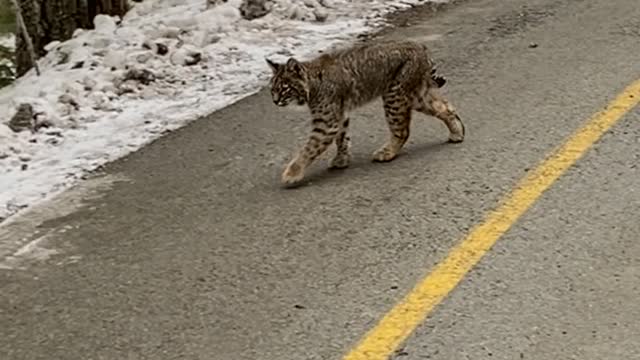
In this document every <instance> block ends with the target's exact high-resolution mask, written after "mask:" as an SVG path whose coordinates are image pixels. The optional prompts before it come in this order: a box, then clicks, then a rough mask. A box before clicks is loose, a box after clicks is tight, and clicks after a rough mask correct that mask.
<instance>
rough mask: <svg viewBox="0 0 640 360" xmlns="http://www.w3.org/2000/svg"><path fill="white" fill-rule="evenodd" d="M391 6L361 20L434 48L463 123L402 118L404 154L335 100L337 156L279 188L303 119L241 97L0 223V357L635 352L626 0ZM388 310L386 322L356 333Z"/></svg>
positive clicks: (634, 24)
mask: <svg viewBox="0 0 640 360" xmlns="http://www.w3.org/2000/svg"><path fill="white" fill-rule="evenodd" d="M394 21H395V23H396V24H397V26H396V27H395V28H393V29H388V30H385V31H383V32H382V33H381V34H380V36H382V37H387V38H395V39H406V38H409V39H415V40H419V41H424V42H426V43H428V44H429V46H431V47H432V48H433V50H434V55H435V59H436V61H437V62H438V63H439V64H440V65H439V69H440V71H441V72H442V73H443V74H444V75H446V76H447V77H448V79H449V83H448V84H447V87H446V88H445V93H446V95H447V97H448V98H449V99H450V100H451V101H452V102H453V103H454V104H455V106H456V107H457V109H458V111H459V113H460V114H461V116H462V118H463V120H464V121H465V125H466V129H467V138H466V141H465V142H464V143H462V144H448V143H446V139H447V131H446V128H445V127H444V125H443V124H441V123H440V122H438V121H437V120H435V119H428V118H426V117H420V116H416V118H415V120H414V124H413V128H412V134H411V139H410V143H409V144H408V146H407V147H406V151H405V152H404V153H403V155H402V156H400V157H399V158H397V159H396V160H395V161H393V162H391V163H388V164H377V163H372V162H371V161H370V157H371V153H372V152H373V151H374V150H375V149H376V148H377V147H378V146H379V145H380V144H381V143H382V142H383V141H384V140H385V139H386V136H387V130H386V125H385V123H384V120H383V117H382V111H381V106H380V104H379V103H378V102H376V103H373V104H371V105H370V106H367V107H365V108H363V109H362V110H360V111H357V112H356V113H354V114H353V115H352V116H351V119H352V120H351V124H352V125H351V126H352V130H351V133H352V141H353V154H354V162H353V164H352V166H351V167H350V168H349V169H347V170H345V171H331V172H328V171H326V169H325V168H326V158H327V157H325V160H322V161H319V162H318V163H317V164H316V165H315V166H314V167H313V168H312V170H311V171H310V173H309V182H308V183H307V184H306V185H305V186H302V187H299V188H296V189H284V188H282V187H281V186H280V185H279V176H280V172H281V171H282V167H283V166H284V164H285V162H286V161H287V160H288V159H289V157H290V155H291V153H292V152H293V151H294V150H295V149H296V147H297V146H299V145H300V144H301V143H302V141H303V140H304V138H305V136H306V131H307V130H308V122H307V121H308V119H307V118H306V117H305V114H304V113H303V112H299V111H294V110H289V109H279V108H276V107H275V106H274V105H273V104H272V102H271V99H270V96H269V93H268V91H262V92H260V93H259V94H257V95H255V96H252V97H249V98H246V99H245V100H243V101H240V102H238V103H236V104H235V105H233V106H230V107H228V108H226V109H224V110H222V111H219V112H217V113H215V114H212V115H211V116H209V117H208V118H206V119H202V120H200V121H197V122H195V123H193V124H192V125H190V126H187V127H185V128H183V129H181V130H179V131H176V132H174V133H171V134H169V135H168V136H166V137H164V138H162V139H160V140H159V141H156V142H154V143H153V144H151V145H150V146H147V147H145V148H144V149H142V150H140V151H138V152H136V153H134V154H132V155H130V156H128V157H126V158H124V159H122V160H121V161H117V162H115V163H113V164H110V165H109V166H107V167H106V169H105V171H104V172H103V173H102V174H100V175H99V176H96V177H95V178H92V179H88V180H87V181H86V182H85V183H83V184H82V185H80V186H79V187H78V188H77V189H75V190H72V191H70V192H69V193H68V194H66V195H64V196H62V197H61V198H60V200H58V201H57V202H54V203H51V204H49V205H48V207H43V208H42V209H40V210H36V211H32V212H31V213H27V214H25V215H24V216H22V218H21V220H20V221H17V222H15V223H14V224H9V225H6V224H5V225H4V227H3V228H2V229H0V235H1V236H2V238H1V239H0V241H2V246H4V250H5V252H7V251H9V250H10V251H9V252H10V256H5V257H4V258H3V259H0V324H1V325H0V359H10V360H27V359H28V360H32V359H33V360H35V359H42V360H58V359H60V360H75V359H78V360H81V359H82V360H88V359H117V360H124V359H136V360H137V359H153V360H164V359H207V360H211V359H213V360H218V359H220V360H227V359H234V360H245V359H246V360H249V359H251V360H255V359H264V360H294V359H296V360H297V359H342V358H343V357H345V356H347V357H350V359H372V360H373V359H379V358H380V357H387V358H397V359H407V360H409V359H411V360H413V359H446V360H450V359H463V360H464V359H505V360H506V359H509V360H512V359H540V360H548V359H580V360H601V359H607V360H615V359H621V360H628V359H637V358H640V340H639V339H640V301H638V298H640V242H639V241H638V234H639V233H640V221H638V219H639V217H640V170H639V167H640V126H639V124H640V108H639V107H635V108H632V107H629V109H627V110H628V111H624V112H620V111H618V110H616V109H618V107H617V105H619V102H616V100H614V99H616V97H617V96H619V94H621V93H622V94H627V95H628V96H626V100H621V101H623V102H625V101H626V102H627V105H628V103H629V102H632V101H633V100H629V99H631V96H632V95H635V93H634V92H633V90H632V93H631V94H629V93H628V91H629V88H628V86H630V85H631V84H633V83H634V82H636V81H637V80H638V79H640V60H639V59H640V57H639V56H638V55H639V54H640V30H639V29H640V6H638V4H637V0H618V1H616V2H615V5H614V4H613V2H607V1H598V0H581V1H578V0H526V1H525V0H512V1H503V0H475V1H471V0H469V1H459V2H457V3H455V4H453V5H450V6H446V7H444V8H443V9H440V10H439V11H437V12H435V13H434V12H433V11H430V10H429V9H426V8H424V9H416V10H414V11H411V12H409V13H406V14H402V15H399V16H397V17H396V19H395V20H394ZM265 66H266V65H265ZM625 89H626V90H625ZM625 91H627V93H625ZM638 96H640V94H638ZM612 109H613V110H612ZM602 110H604V111H605V112H606V111H613V112H614V113H615V114H617V115H611V114H612V113H606V114H605V115H602V116H604V118H605V119H606V121H607V122H608V125H610V126H611V127H610V128H608V129H606V132H604V135H603V136H602V137H601V138H600V139H594V141H595V140H597V141H596V142H595V144H593V146H589V145H591V143H590V141H586V140H584V139H583V140H582V142H581V144H582V145H585V148H584V149H583V150H584V156H582V157H580V158H579V159H577V162H575V164H573V163H571V164H569V165H572V166H570V167H569V168H568V169H567V170H566V172H563V173H562V174H560V175H561V176H560V177H559V178H558V179H557V180H556V179H554V181H550V183H549V186H548V188H545V189H546V191H543V190H545V189H543V188H542V187H541V186H540V185H539V184H538V185H535V184H533V185H531V187H530V188H529V189H526V188H525V189H524V190H522V194H525V195H527V196H528V195H531V194H533V195H531V196H529V197H528V198H527V199H530V200H531V201H532V203H531V204H530V206H529V205H526V206H525V205H523V203H522V202H520V203H518V204H516V206H520V207H521V208H522V209H521V210H522V214H520V215H518V216H511V217H509V216H506V217H503V218H501V220H495V219H494V220H495V221H501V222H502V223H503V224H505V226H506V228H505V229H504V230H505V232H504V234H502V233H500V234H498V235H500V236H498V235H496V236H495V239H493V238H491V237H490V236H488V235H487V237H480V238H481V241H484V242H485V244H487V245H493V247H491V248H487V249H484V250H483V251H482V252H469V253H468V254H466V255H464V256H462V258H460V259H458V260H456V261H459V263H464V262H465V261H467V262H469V261H470V260H468V259H470V258H471V257H473V256H476V255H478V254H480V255H483V256H481V258H479V259H478V260H479V263H477V265H476V266H475V267H473V268H472V269H471V270H470V271H466V270H465V271H459V274H458V273H455V274H453V275H451V276H450V279H449V280H447V281H442V282H441V283H433V282H432V283H428V284H427V286H426V287H425V288H423V289H422V290H421V289H417V290H416V288H414V286H415V285H416V284H419V283H421V282H422V281H424V280H425V277H426V279H429V276H430V275H429V274H430V273H431V272H432V271H435V270H433V269H437V268H438V266H441V265H442V264H443V263H446V261H448V260H447V259H450V256H451V252H452V251H453V250H452V249H456V247H457V246H460V244H464V243H465V241H466V240H465V239H468V238H469V237H470V236H471V235H470V234H474V231H476V230H474V229H476V227H477V226H478V225H480V224H486V223H487V222H491V221H494V220H491V219H492V218H491V215H490V214H492V212H493V211H495V209H496V208H499V206H500V204H502V203H504V201H505V199H508V198H509V194H512V193H513V191H516V190H514V188H515V187H516V186H517V185H518V184H521V183H520V181H521V179H523V178H525V177H526V176H528V174H531V173H532V172H536V171H539V170H540V169H542V170H545V169H546V168H545V167H544V166H542V167H541V165H540V164H541V161H543V159H545V158H546V157H547V156H548V155H549V154H551V153H552V152H554V151H560V150H558V149H561V148H560V146H561V144H563V143H565V141H567V139H571V138H572V137H573V136H574V135H573V134H575V132H576V130H577V129H579V128H580V127H581V126H582V125H583V124H585V123H587V122H588V121H590V119H593V118H594V114H596V113H598V112H599V111H602ZM616 111H617V112H616ZM593 131H597V132H599V131H604V130H603V129H600V128H597V129H596V130H593ZM571 151H573V150H571ZM571 151H567V152H565V153H564V154H565V156H573V155H575V154H576V153H577V151H573V152H571ZM581 151H582V150H581ZM567 154H568V155H567ZM571 154H573V155H571ZM579 155H582V152H580V154H579ZM561 158H562V157H560V158H559V159H561ZM560 162H561V161H560V160H556V161H555V164H558V163H560ZM567 166H568V165H567ZM545 174H546V173H544V171H543V173H542V175H541V176H547V179H548V178H550V175H548V174H547V175H545ZM536 191H537V193H536ZM536 194H537V195H536ZM523 196H524V195H523ZM525 197H526V196H525ZM509 211H511V210H507V211H506V213H509ZM511 213H512V214H513V211H511ZM503 215H504V214H503ZM492 239H493V240H495V241H493V240H492ZM494 242H495V244H494ZM12 246H14V247H15V249H14V248H11V247H12ZM465 259H466V260H465ZM456 264H457V263H456ZM445 268H446V266H445ZM457 276H459V277H460V279H458V280H460V281H459V283H457V282H456V281H455V280H456V277H457ZM439 285H442V287H439ZM447 287H451V290H450V291H449V290H446V291H442V289H444V288H447ZM438 289H440V290H438ZM416 291H418V292H422V293H423V295H424V294H426V295H429V291H442V292H443V293H444V295H446V296H445V297H444V299H443V300H442V302H438V303H436V304H434V306H433V308H430V309H422V308H421V310H420V311H424V313H423V314H422V315H425V316H427V318H426V319H421V315H420V314H418V312H419V311H418V312H417V313H416V314H417V315H416V314H413V313H410V314H409V315H406V317H405V318H402V319H405V320H406V319H412V320H415V321H416V323H415V324H410V322H409V321H400V322H397V323H394V324H392V325H388V324H387V325H385V323H384V322H381V319H383V317H384V316H385V314H388V313H389V312H390V311H391V312H393V309H397V306H398V305H397V304H399V303H400V302H401V301H402V299H403V297H404V296H405V295H406V294H416ZM417 306H418V307H421V306H422V305H421V303H418V304H417ZM402 316H404V315H402ZM391 318H393V316H391ZM418 320H419V321H418ZM387 330H388V332H387V333H393V332H394V331H399V330H401V332H402V331H404V332H405V334H404V335H403V336H401V337H400V338H396V339H395V340H393V339H391V340H390V339H389V338H387V337H384V336H382V337H378V338H376V339H374V340H372V342H367V340H366V338H367V336H366V334H371V333H376V331H378V333H385V331H387ZM380 331H381V332H380ZM378 333H376V334H378ZM398 339H399V340H398ZM394 341H395V342H397V344H395V343H394ZM358 344H364V345H363V346H364V348H363V347H362V346H360V347H359V348H358ZM367 344H368V345H367ZM359 349H360V350H362V349H364V350H367V351H371V352H362V351H360V350H359ZM374 350H375V351H374Z"/></svg>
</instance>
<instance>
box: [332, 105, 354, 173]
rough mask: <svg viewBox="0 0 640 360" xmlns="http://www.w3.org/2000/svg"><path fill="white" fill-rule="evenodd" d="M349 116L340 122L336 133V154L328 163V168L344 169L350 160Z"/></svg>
mask: <svg viewBox="0 0 640 360" xmlns="http://www.w3.org/2000/svg"><path fill="white" fill-rule="evenodd" d="M348 131H349V118H348V117H346V118H344V120H342V124H340V130H338V134H337V135H336V138H335V142H336V155H335V157H334V158H333V159H332V160H331V162H330V163H329V168H330V169H344V168H346V167H348V166H349V163H350V162H351V150H350V149H351V138H350V136H349V133H348Z"/></svg>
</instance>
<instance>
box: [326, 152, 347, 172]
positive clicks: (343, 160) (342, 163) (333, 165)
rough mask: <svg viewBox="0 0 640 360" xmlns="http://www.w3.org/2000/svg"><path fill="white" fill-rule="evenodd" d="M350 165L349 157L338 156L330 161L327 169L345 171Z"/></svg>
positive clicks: (344, 155) (345, 155)
mask: <svg viewBox="0 0 640 360" xmlns="http://www.w3.org/2000/svg"><path fill="white" fill-rule="evenodd" d="M350 163H351V155H349V154H338V155H336V156H335V157H334V158H333V159H332V160H331V162H329V169H345V168H347V167H349V164H350Z"/></svg>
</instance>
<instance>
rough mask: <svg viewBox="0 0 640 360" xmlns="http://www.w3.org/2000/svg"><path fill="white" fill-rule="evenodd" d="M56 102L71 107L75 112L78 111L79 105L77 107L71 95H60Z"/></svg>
mask: <svg viewBox="0 0 640 360" xmlns="http://www.w3.org/2000/svg"><path fill="white" fill-rule="evenodd" d="M58 102H60V103H61V104H67V105H71V106H73V107H74V108H75V109H76V110H78V109H79V108H80V105H78V102H77V101H76V99H74V98H73V97H72V96H71V95H69V94H62V95H60V97H58Z"/></svg>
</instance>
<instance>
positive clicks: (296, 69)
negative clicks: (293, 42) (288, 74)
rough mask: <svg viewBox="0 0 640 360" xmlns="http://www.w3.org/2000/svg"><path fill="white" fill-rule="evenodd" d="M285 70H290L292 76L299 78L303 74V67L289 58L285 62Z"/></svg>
mask: <svg viewBox="0 0 640 360" xmlns="http://www.w3.org/2000/svg"><path fill="white" fill-rule="evenodd" d="M287 69H289V70H291V71H292V72H293V73H294V74H296V75H298V76H301V77H302V76H303V75H304V73H305V71H304V66H303V65H302V64H301V63H300V62H299V61H298V60H296V59H294V58H289V60H287Z"/></svg>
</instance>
